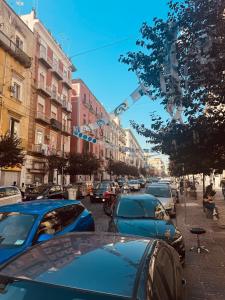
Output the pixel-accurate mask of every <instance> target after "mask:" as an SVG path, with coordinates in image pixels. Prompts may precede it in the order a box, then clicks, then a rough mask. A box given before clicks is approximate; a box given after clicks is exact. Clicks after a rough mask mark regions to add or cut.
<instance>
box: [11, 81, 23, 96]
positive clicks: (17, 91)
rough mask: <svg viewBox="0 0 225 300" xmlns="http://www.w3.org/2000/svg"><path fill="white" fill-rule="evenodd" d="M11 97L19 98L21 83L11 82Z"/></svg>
mask: <svg viewBox="0 0 225 300" xmlns="http://www.w3.org/2000/svg"><path fill="white" fill-rule="evenodd" d="M13 97H14V98H15V99H17V100H21V85H20V84H18V83H17V82H13Z"/></svg>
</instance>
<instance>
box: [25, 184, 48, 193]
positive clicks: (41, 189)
mask: <svg viewBox="0 0 225 300" xmlns="http://www.w3.org/2000/svg"><path fill="white" fill-rule="evenodd" d="M48 188H49V186H47V185H40V186H35V187H32V188H30V189H29V190H28V192H29V193H31V194H42V193H44V191H45V190H47V189H48Z"/></svg>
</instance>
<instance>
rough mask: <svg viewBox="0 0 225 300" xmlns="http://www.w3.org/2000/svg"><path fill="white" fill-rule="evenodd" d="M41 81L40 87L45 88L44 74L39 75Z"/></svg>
mask: <svg viewBox="0 0 225 300" xmlns="http://www.w3.org/2000/svg"><path fill="white" fill-rule="evenodd" d="M39 80H40V85H41V86H43V87H44V86H45V76H44V75H43V74H42V73H40V74H39Z"/></svg>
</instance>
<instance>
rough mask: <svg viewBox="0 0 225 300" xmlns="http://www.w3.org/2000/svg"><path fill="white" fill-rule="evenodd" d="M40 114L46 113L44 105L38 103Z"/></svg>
mask: <svg viewBox="0 0 225 300" xmlns="http://www.w3.org/2000/svg"><path fill="white" fill-rule="evenodd" d="M38 112H42V113H43V112H44V105H43V104H42V103H38Z"/></svg>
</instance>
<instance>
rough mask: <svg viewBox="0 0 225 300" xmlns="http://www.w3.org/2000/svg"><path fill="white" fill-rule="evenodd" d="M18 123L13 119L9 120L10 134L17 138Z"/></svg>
mask: <svg viewBox="0 0 225 300" xmlns="http://www.w3.org/2000/svg"><path fill="white" fill-rule="evenodd" d="M19 129H20V122H19V121H18V120H16V119H14V118H11V119H10V134H11V135H16V136H19Z"/></svg>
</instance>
